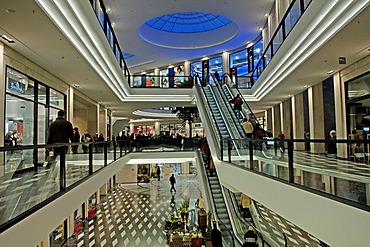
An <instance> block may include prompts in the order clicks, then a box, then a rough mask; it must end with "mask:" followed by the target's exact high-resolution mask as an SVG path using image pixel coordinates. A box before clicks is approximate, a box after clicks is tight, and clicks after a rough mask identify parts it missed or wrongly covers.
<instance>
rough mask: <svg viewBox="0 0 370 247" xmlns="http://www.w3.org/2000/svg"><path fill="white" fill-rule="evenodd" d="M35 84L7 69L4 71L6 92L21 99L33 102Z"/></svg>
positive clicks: (22, 75) (26, 77) (24, 76)
mask: <svg viewBox="0 0 370 247" xmlns="http://www.w3.org/2000/svg"><path fill="white" fill-rule="evenodd" d="M34 86H35V82H34V81H33V80H32V79H31V78H29V77H28V76H26V75H24V74H22V73H20V72H18V71H16V70H14V69H12V68H9V67H7V69H6V91H7V92H9V93H12V94H15V95H19V96H22V97H23V98H26V99H29V100H34Z"/></svg>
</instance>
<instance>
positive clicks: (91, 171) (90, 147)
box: [89, 143, 94, 175]
mask: <svg viewBox="0 0 370 247" xmlns="http://www.w3.org/2000/svg"><path fill="white" fill-rule="evenodd" d="M93 149H94V144H92V143H90V144H89V175H92V174H93Z"/></svg>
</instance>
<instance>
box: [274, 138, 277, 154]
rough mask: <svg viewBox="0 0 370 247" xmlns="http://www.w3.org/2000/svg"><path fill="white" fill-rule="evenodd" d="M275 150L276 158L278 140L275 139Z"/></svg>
mask: <svg viewBox="0 0 370 247" xmlns="http://www.w3.org/2000/svg"><path fill="white" fill-rule="evenodd" d="M274 150H275V156H277V142H276V138H274Z"/></svg>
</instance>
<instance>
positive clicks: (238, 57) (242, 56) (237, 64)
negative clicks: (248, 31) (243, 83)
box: [230, 49, 248, 76]
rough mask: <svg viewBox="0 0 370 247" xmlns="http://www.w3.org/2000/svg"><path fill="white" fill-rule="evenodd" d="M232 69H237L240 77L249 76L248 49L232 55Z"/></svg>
mask: <svg viewBox="0 0 370 247" xmlns="http://www.w3.org/2000/svg"><path fill="white" fill-rule="evenodd" d="M230 68H237V72H238V74H237V75H238V76H240V75H246V74H248V52H247V49H244V50H241V51H239V52H236V53H233V54H230Z"/></svg>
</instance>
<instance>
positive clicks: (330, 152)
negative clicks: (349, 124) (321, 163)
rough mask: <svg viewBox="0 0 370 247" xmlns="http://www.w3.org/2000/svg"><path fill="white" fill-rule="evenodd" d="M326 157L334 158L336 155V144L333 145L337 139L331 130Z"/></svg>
mask: <svg viewBox="0 0 370 247" xmlns="http://www.w3.org/2000/svg"><path fill="white" fill-rule="evenodd" d="M327 139H328V141H329V142H328V144H327V147H328V155H327V156H335V155H336V154H337V144H336V143H335V140H336V139H337V135H336V132H335V130H331V131H330V133H329V136H328V138H327Z"/></svg>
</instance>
